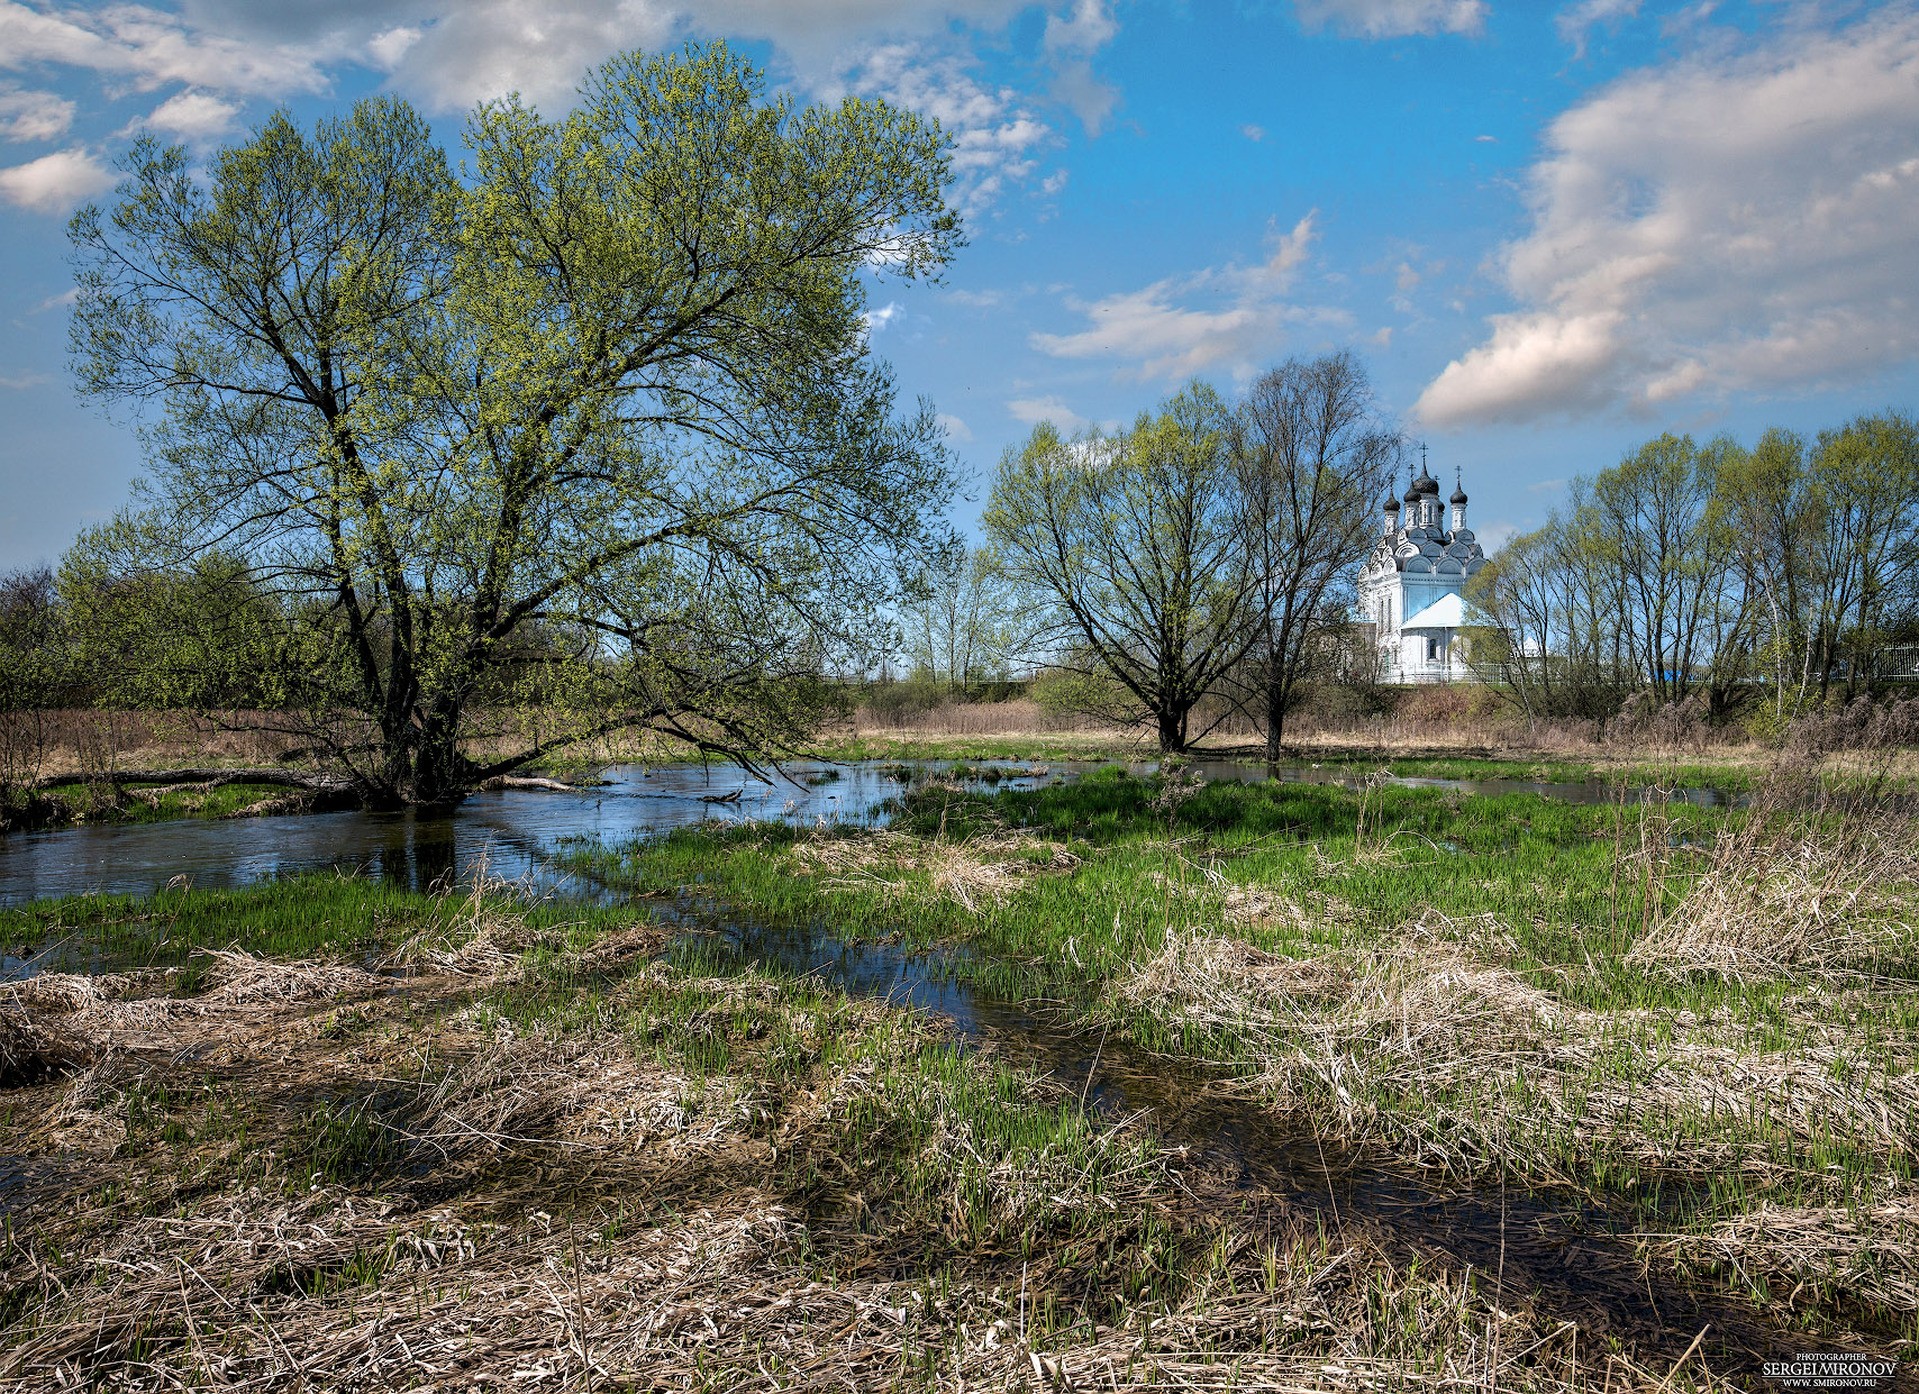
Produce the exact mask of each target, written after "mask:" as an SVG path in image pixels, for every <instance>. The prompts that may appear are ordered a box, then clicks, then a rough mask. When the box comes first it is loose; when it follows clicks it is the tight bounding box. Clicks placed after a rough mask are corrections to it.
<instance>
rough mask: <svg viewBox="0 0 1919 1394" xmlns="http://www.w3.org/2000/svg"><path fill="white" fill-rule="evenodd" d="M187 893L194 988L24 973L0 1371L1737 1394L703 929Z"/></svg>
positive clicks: (567, 1385) (207, 1384)
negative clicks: (672, 946) (58, 1050)
mask: <svg viewBox="0 0 1919 1394" xmlns="http://www.w3.org/2000/svg"><path fill="white" fill-rule="evenodd" d="M1040 884H1044V881H1043V880H1042V881H1039V882H1036V883H1034V887H1035V888H1037V886H1038V885H1040ZM362 889H363V890H364V891H365V892H366V893H367V894H368V896H369V898H370V899H373V900H380V899H381V898H382V896H381V893H377V892H375V891H374V890H373V888H371V887H362ZM861 893H862V894H864V893H866V892H861ZM1024 893H1025V892H1024V891H1023V892H1022V894H1024ZM928 894H929V896H930V895H931V894H932V888H931V885H930V883H929V885H928ZM197 900H198V902H199V904H198V906H197V910H196V914H197V917H198V918H197V923H198V924H199V926H200V937H202V938H214V937H218V938H224V939H226V940H228V941H229V942H231V943H234V944H236V945H238V944H245V945H248V947H247V948H245V949H242V948H238V947H236V948H231V949H223V950H220V951H219V952H216V953H210V954H207V955H205V956H206V957H209V958H210V959H211V960H212V961H211V962H210V963H209V964H208V965H207V967H206V969H205V971H204V972H202V973H200V974H199V975H198V977H197V978H196V979H195V980H194V981H193V982H192V983H191V984H190V985H186V986H185V987H183V984H182V982H181V979H182V976H183V975H182V974H181V972H179V971H178V970H175V969H161V968H149V969H145V970H141V971H138V972H130V973H126V974H122V975H118V976H117V977H111V978H101V979H95V980H91V981H93V982H94V983H95V984H96V986H95V987H94V988H93V989H91V990H87V989H83V988H81V987H80V986H78V983H77V981H76V980H72V979H67V980H61V979H55V978H48V979H44V980H41V981H40V982H39V983H38V984H37V985H28V986H25V987H23V988H22V992H23V993H24V994H25V995H24V997H23V998H22V1000H20V1001H19V1002H17V1003H16V1009H18V1010H22V1011H28V1012H31V1013H33V1014H34V1016H33V1018H32V1019H34V1020H36V1021H48V1022H52V1021H64V1022H70V1023H72V1022H76V1021H77V1022H80V1023H81V1024H84V1025H85V1026H86V1028H87V1031H88V1033H89V1035H90V1036H91V1038H92V1039H94V1040H95V1041H96V1043H97V1044H98V1046H99V1048H100V1052H101V1054H100V1058H99V1059H98V1060H97V1061H95V1062H94V1063H93V1064H91V1065H89V1066H87V1067H85V1068H69V1069H66V1070H65V1071H64V1072H63V1073H61V1074H58V1075H56V1076H52V1077H49V1078H46V1079H43V1080H41V1081H40V1082H38V1083H36V1084H32V1085H28V1086H25V1087H23V1088H18V1089H14V1090H11V1091H10V1092H9V1093H8V1095H7V1096H6V1100H5V1104H4V1117H0V1130H4V1133H5V1137H6V1150H7V1151H8V1152H9V1153H10V1154H12V1155H15V1156H25V1157H31V1158H34V1159H35V1161H34V1164H33V1165H34V1167H35V1168H36V1170H35V1171H34V1173H33V1179H32V1180H31V1182H30V1184H31V1185H33V1186H34V1188H35V1190H34V1193H33V1203H32V1204H31V1205H30V1206H28V1207H26V1208H23V1209H17V1210H15V1211H13V1212H12V1214H11V1215H10V1216H9V1217H8V1220H7V1222H6V1228H5V1236H4V1242H3V1243H0V1332H4V1337H5V1339H4V1343H3V1344H4V1348H5V1351H6V1354H5V1355H4V1356H0V1388H5V1389H7V1390H9V1391H12V1390H20V1391H23V1392H24V1391H26V1390H34V1391H36V1392H37V1391H39V1390H43V1389H46V1388H49V1387H53V1388H60V1387H82V1388H84V1387H98V1388H116V1389H132V1390H146V1389H153V1390H160V1389H168V1390H171V1389H179V1388H187V1389H199V1388H206V1389H214V1388H235V1387H239V1388H244V1387H259V1388H293V1387H303V1388H312V1389H322V1388H324V1389H339V1390H375V1389H381V1390H384V1389H391V1388H408V1387H423V1386H429V1385H430V1386H434V1387H460V1388H469V1387H474V1386H476V1385H477V1386H483V1387H484V1386H504V1387H514V1388H526V1389H534V1390H555V1391H559V1390H568V1391H571V1390H578V1389H584V1388H622V1387H647V1388H673V1389H679V1388H686V1389H746V1388H768V1389H771V1388H780V1389H808V1390H812V1389H817V1390H826V1389H844V1388H847V1387H858V1388H895V1389H929V1390H930V1389H958V1388H962V1387H965V1388H974V1389H982V1388H992V1389H1029V1390H1034V1391H1039V1390H1050V1389H1060V1388H1117V1389H1140V1390H1145V1389H1166V1388H1183V1389H1194V1388H1202V1389H1203V1388H1274V1387H1307V1386H1311V1387H1334V1388H1354V1389H1359V1388H1399V1389H1434V1390H1438V1389H1457V1388H1460V1387H1461V1386H1462V1385H1463V1386H1470V1387H1481V1388H1491V1387H1498V1388H1504V1389H1518V1390H1537V1391H1559V1390H1574V1389H1578V1390H1598V1389H1601V1388H1604V1389H1645V1390H1652V1389H1676V1388H1684V1387H1693V1388H1722V1387H1727V1386H1726V1385H1725V1383H1724V1382H1723V1381H1722V1380H1720V1379H1719V1378H1717V1377H1715V1376H1713V1375H1711V1374H1709V1373H1706V1372H1705V1371H1704V1370H1703V1369H1700V1368H1697V1367H1689V1368H1687V1369H1685V1370H1677V1369H1675V1366H1674V1357H1675V1356H1676V1355H1677V1354H1678V1352H1667V1353H1665V1354H1663V1355H1655V1354H1649V1353H1648V1352H1646V1351H1642V1350H1639V1349H1637V1348H1635V1347H1629V1346H1628V1345H1625V1344H1621V1343H1619V1342H1617V1341H1614V1342H1612V1343H1611V1344H1610V1345H1609V1344H1608V1343H1606V1342H1604V1341H1601V1342H1597V1343H1595V1342H1593V1341H1592V1340H1591V1339H1590V1338H1588V1337H1586V1336H1585V1334H1584V1333H1582V1331H1581V1329H1580V1328H1579V1326H1578V1325H1577V1324H1576V1323H1573V1322H1568V1321H1565V1320H1563V1319H1560V1318H1557V1317H1554V1316H1552V1315H1551V1314H1550V1313H1548V1312H1546V1311H1544V1310H1542V1309H1540V1308H1538V1307H1536V1306H1535V1305H1534V1304H1533V1303H1532V1302H1531V1301H1530V1300H1529V1298H1528V1297H1527V1295H1526V1294H1524V1293H1519V1292H1514V1291H1508V1290H1502V1289H1501V1287H1500V1286H1499V1284H1498V1283H1497V1282H1496V1281H1493V1280H1492V1279H1491V1278H1490V1277H1489V1276H1488V1275H1486V1274H1483V1273H1474V1272H1472V1271H1470V1270H1468V1271H1464V1272H1461V1271H1457V1270H1454V1269H1448V1268H1446V1267H1445V1266H1443V1265H1441V1266H1438V1267H1434V1266H1431V1265H1427V1264H1422V1262H1421V1261H1420V1260H1419V1259H1418V1258H1417V1257H1413V1258H1410V1259H1409V1257H1408V1256H1407V1255H1406V1253H1405V1252H1403V1250H1401V1249H1399V1248H1397V1247H1394V1246H1392V1245H1390V1244H1388V1243H1387V1242H1385V1241H1384V1240H1382V1239H1381V1238H1380V1237H1378V1236H1375V1235H1374V1234H1373V1233H1372V1232H1371V1231H1370V1230H1369V1229H1368V1228H1367V1227H1366V1226H1365V1225H1364V1224H1363V1223H1361V1222H1359V1221H1358V1220H1357V1219H1355V1220H1354V1221H1353V1222H1352V1223H1351V1224H1350V1225H1346V1226H1342V1227H1341V1228H1340V1230H1339V1231H1338V1232H1336V1233H1335V1232H1329V1231H1327V1230H1326V1229H1325V1228H1323V1227H1322V1226H1321V1225H1320V1224H1319V1223H1318V1222H1316V1221H1313V1220H1310V1219H1308V1220H1304V1221H1302V1220H1301V1219H1300V1218H1299V1217H1291V1218H1288V1216H1287V1214H1286V1213H1285V1212H1284V1211H1283V1209H1274V1208H1272V1207H1267V1208H1266V1209H1264V1210H1262V1209H1260V1208H1259V1206H1258V1205H1257V1204H1254V1205H1253V1206H1252V1208H1251V1209H1248V1208H1247V1207H1248V1202H1249V1201H1254V1202H1256V1201H1257V1197H1251V1198H1249V1197H1245V1196H1241V1197H1240V1198H1239V1199H1238V1201H1237V1202H1236V1203H1231V1204H1228V1203H1223V1201H1224V1197H1222V1196H1221V1195H1220V1194H1219V1193H1218V1192H1217V1191H1215V1190H1213V1189H1210V1187H1211V1186H1212V1184H1213V1183H1210V1182H1208V1181H1207V1180H1206V1178H1205V1177H1204V1175H1202V1174H1198V1173H1189V1171H1188V1163H1187V1161H1186V1159H1185V1158H1184V1156H1183V1155H1182V1154H1181V1153H1180V1152H1179V1151H1178V1150H1176V1149H1168V1148H1165V1147H1163V1146H1161V1145H1159V1144H1158V1143H1157V1142H1156V1141H1155V1139H1154V1136H1153V1134H1152V1132H1151V1130H1150V1129H1149V1128H1148V1127H1146V1126H1145V1122H1144V1120H1142V1119H1139V1118H1131V1119H1122V1120H1118V1121H1117V1123H1115V1122H1111V1121H1102V1120H1100V1119H1098V1118H1097V1117H1095V1116H1094V1115H1092V1114H1090V1113H1089V1112H1087V1111H1086V1110H1084V1109H1082V1108H1081V1107H1080V1106H1079V1103H1078V1100H1077V1099H1076V1098H1075V1097H1074V1093H1073V1091H1072V1089H1071V1088H1070V1087H1069V1086H1065V1085H1063V1084H1062V1083H1060V1082H1058V1081H1052V1080H1048V1079H1044V1078H1041V1077H1037V1076H1035V1075H1033V1074H1032V1073H1030V1072H1028V1071H1024V1070H1020V1069H1015V1068H1012V1067H1010V1066H1008V1065H1006V1064H1004V1063H1001V1062H997V1061H995V1060H993V1059H991V1058H987V1057H983V1056H981V1055H979V1054H977V1053H975V1052H971V1051H967V1050H963V1049H961V1048H960V1047H959V1044H958V1043H957V1042H956V1041H955V1040H953V1039H952V1038H951V1037H949V1036H948V1035H947V1034H945V1032H944V1031H943V1030H942V1029H941V1028H940V1027H939V1026H938V1024H937V1023H936V1022H934V1021H931V1020H929V1019H927V1018H925V1017H921V1016H918V1015H916V1014H912V1013H905V1012H900V1011H896V1010H892V1009H889V1008H886V1007H884V1006H882V1005H879V1004H877V1003H873V1002H866V1001H858V1000H853V999H849V998H848V997H846V996H845V995H844V994H842V993H839V992H836V991H833V990H831V989H829V988H827V987H825V986H824V985H822V984H821V983H820V982H818V981H817V980H815V979H811V978H807V977H792V976H789V975H786V974H783V973H779V972H774V971H766V970H761V969H742V968H740V967H739V966H738V965H737V963H733V962H731V961H729V960H728V959H726V957H725V956H724V955H721V954H718V953H716V952H714V951H713V950H712V949H711V948H709V947H703V946H702V945H701V943H699V942H698V941H688V942H687V943H686V944H684V945H683V946H682V947H681V948H679V949H678V950H676V951H675V952H674V953H673V954H671V955H669V956H668V957H667V958H666V959H659V958H657V957H655V956H654V955H653V954H652V953H650V952H640V951H636V949H635V935H636V934H637V932H638V927H637V926H635V925H633V924H631V923H625V924H622V923H619V922H617V920H607V921H595V922H590V923H584V922H583V923H580V924H575V925H571V926H567V927H565V928H564V932H556V929H557V928H558V927H555V926H550V925H549V926H546V927H545V928H544V929H542V927H541V926H540V925H539V924H537V923H535V922H534V920H535V918H536V916H535V913H534V912H535V911H536V910H537V909H538V908H539V907H530V906H528V905H527V904H526V903H524V902H523V901H515V900H512V899H507V900H503V901H498V902H489V901H487V900H486V898H485V897H484V896H480V897H473V896H468V897H446V898H444V899H443V902H441V903H435V904H431V905H418V904H415V905H412V906H411V907H410V913H409V914H408V915H405V916H401V917H397V918H396V920H395V922H393V923H390V924H386V925H385V926H384V928H383V930H382V934H383V936H384V941H385V942H386V943H387V944H388V945H389V946H390V949H391V951H394V952H399V951H402V950H405V952H406V953H407V954H408V955H410V957H409V958H408V959H407V962H408V963H409V964H410V965H411V966H410V967H408V968H406V969H404V970H400V971H402V972H403V973H404V974H405V975H404V976H399V977H394V976H388V975H380V974H373V973H370V972H369V971H367V970H365V969H363V968H360V967H357V966H355V965H353V964H351V963H346V962H342V961H339V960H338V959H334V960H331V961H329V960H326V959H314V958H296V959H284V960H276V959H272V958H270V957H267V956H266V955H264V954H263V953H261V952H258V951H260V950H262V949H263V948H264V946H265V945H264V938H274V939H276V941H277V942H285V938H284V935H283V933H282V932H281V931H278V930H268V931H260V932H250V931H249V930H248V928H247V926H248V924H249V923H250V922H251V919H252V914H253V912H254V911H255V910H256V909H257V908H258V907H259V905H260V903H261V902H259V901H257V900H254V899H252V898H249V897H248V896H246V895H243V894H241V893H226V894H221V895H208V894H202V895H201V896H199V897H197ZM937 903H939V904H941V905H942V906H945V907H946V908H947V910H948V911H949V912H950V913H953V914H957V915H969V918H970V917H971V916H970V914H969V912H967V911H966V910H965V909H964V907H962V906H960V905H958V904H957V903H955V902H954V901H952V900H950V899H940V900H939V901H938V902H937ZM315 904H316V906H324V907H325V908H327V910H328V911H329V913H330V914H331V915H333V916H336V917H339V916H342V915H343V913H344V912H343V907H342V904H341V902H340V901H339V900H337V899H334V900H324V901H322V900H318V899H316V901H315ZM388 908H389V909H391V905H390V904H389V905H388ZM185 909H186V907H185V906H183V905H175V906H174V907H172V911H171V912H170V913H172V914H173V915H174V916H175V918H176V919H177V918H178V916H179V914H180V912H182V911H183V910H185ZM131 910H132V907H130V906H122V907H120V912H121V913H130V912H131ZM990 913H992V912H990V911H982V915H984V914H990ZM102 918H104V913H103V908H102V907H99V906H96V907H95V915H94V919H95V921H96V923H97V922H98V921H99V920H101V919H102ZM515 921H517V922H518V924H517V927H515ZM147 923H148V924H149V926H151V924H152V923H153V921H148V922H147ZM216 923H217V924H219V926H220V928H219V929H218V930H217V931H216V929H215V928H214V926H215V925H216ZM423 926H437V927H438V928H439V930H440V931H442V932H444V934H445V935H446V936H447V938H446V941H445V942H444V943H442V942H439V941H436V942H435V945H434V946H432V947H430V948H423V947H422V946H421V943H420V941H418V940H417V939H416V938H414V937H413V936H416V935H417V934H418V933H419V932H420V930H421V928H422V927H423ZM263 935H264V938H263V937H262V936H263ZM462 935H464V936H465V937H466V941H467V942H469V943H470V942H479V941H482V940H484V942H486V943H488V944H489V945H490V946H491V949H490V956H489V958H488V959H487V961H486V962H485V963H482V962H478V961H461V962H458V963H455V964H454V965H452V966H451V967H448V966H447V965H445V964H442V963H441V962H439V961H438V960H437V959H436V958H435V957H433V955H435V954H439V953H442V952H449V951H450V952H453V953H456V954H457V953H458V952H459V948H458V944H457V942H456V941H458V940H459V939H460V937H461V936H462ZM324 942H331V943H345V944H350V945H352V946H353V947H354V948H355V949H356V950H357V949H358V948H359V947H360V946H361V945H362V944H363V942H364V940H363V937H362V936H360V935H359V934H357V933H356V934H353V935H351V936H349V937H347V938H346V939H344V940H341V939H327V940H325V941H324ZM449 945H451V946H452V947H451V948H450V949H449V947H448V946H449ZM509 945H513V946H517V947H508V946H509ZM409 946H410V947H409ZM654 947H657V940H656V941H655V943H654ZM493 954H497V958H495V957H492V956H491V955H493ZM183 993H184V995H182V994H183ZM183 1004H191V1010H183V1009H182V1006H183ZM143 1005H144V1006H145V1011H144V1013H142V1012H139V1011H135V1012H134V1014H133V1015H131V1016H128V1017H124V1018H122V1017H119V1016H116V1015H114V1014H113V1013H112V1012H106V1011H104V1010H103V1009H107V1008H112V1009H116V1010H130V1009H138V1008H141V1007H142V1006H143ZM89 1013H93V1014H96V1015H94V1016H92V1017H91V1018H88V1014H89ZM1195 1188H1197V1189H1195Z"/></svg>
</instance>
